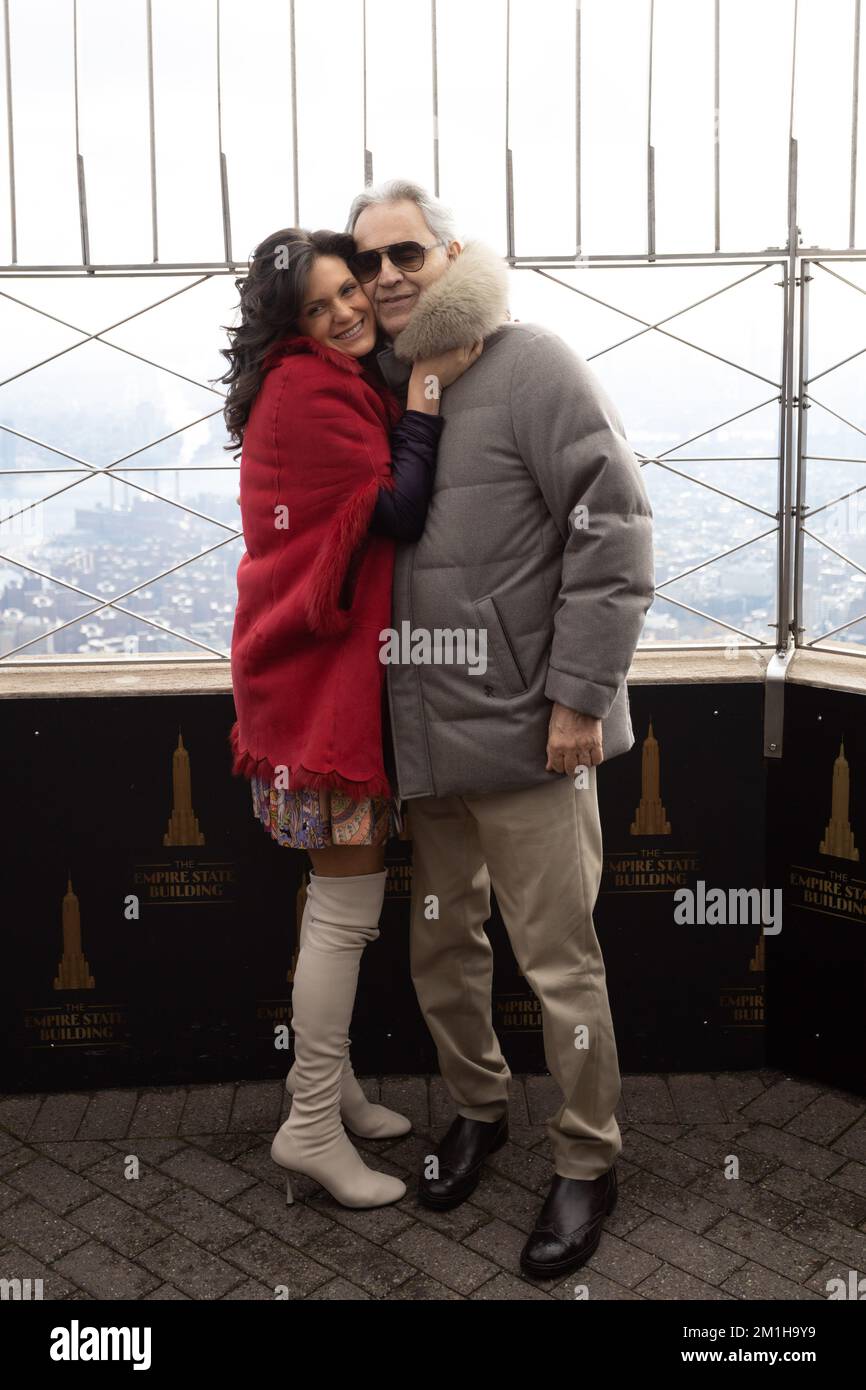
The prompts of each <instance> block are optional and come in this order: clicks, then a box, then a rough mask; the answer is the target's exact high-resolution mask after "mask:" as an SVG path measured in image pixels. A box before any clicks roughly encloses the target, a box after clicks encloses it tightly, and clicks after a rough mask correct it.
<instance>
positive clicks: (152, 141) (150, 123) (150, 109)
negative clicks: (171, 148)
mask: <svg viewBox="0 0 866 1390" xmlns="http://www.w3.org/2000/svg"><path fill="white" fill-rule="evenodd" d="M147 128H148V138H149V145H150V234H151V239H152V242H153V260H154V264H156V262H157V261H158V260H159V231H158V223H157V215H156V137H155V134H154V100H153V14H152V11H151V0H147Z"/></svg>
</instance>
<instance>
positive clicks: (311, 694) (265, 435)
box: [222, 228, 482, 1207]
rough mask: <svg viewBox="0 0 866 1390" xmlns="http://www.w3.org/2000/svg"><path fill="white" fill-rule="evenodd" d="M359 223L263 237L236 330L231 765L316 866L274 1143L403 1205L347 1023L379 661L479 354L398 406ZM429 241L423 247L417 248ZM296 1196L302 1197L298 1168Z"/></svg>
mask: <svg viewBox="0 0 866 1390" xmlns="http://www.w3.org/2000/svg"><path fill="white" fill-rule="evenodd" d="M354 252H355V243H354V240H353V238H352V237H351V236H349V235H346V234H343V233H336V232H324V231H322V232H313V233H310V232H307V231H303V230H299V229H297V228H292V229H288V230H284V231H281V232H277V233H275V234H274V235H272V236H270V237H268V238H267V239H266V240H265V241H263V242H262V244H261V245H260V246H259V247H258V248H257V249H256V251H255V253H254V256H253V259H252V263H251V265H250V271H249V274H248V276H247V277H246V278H245V279H243V280H239V281H237V282H236V283H237V286H238V289H239V290H240V297H241V323H240V326H239V327H237V328H231V329H228V330H227V332H228V333H229V334H230V337H231V340H232V346H231V347H230V348H229V349H227V350H226V351H225V353H224V355H225V356H226V357H227V358H228V360H229V363H230V368H229V371H228V372H227V373H226V375H225V376H224V377H223V378H222V380H223V381H224V382H227V383H228V384H229V388H230V389H229V391H228V393H227V398H226V407H225V419H226V424H227V426H228V430H229V434H230V435H231V437H232V439H233V440H234V445H229V446H227V447H229V448H232V447H235V446H238V445H239V446H241V447H242V453H241V492H240V504H241V515H242V522H243V531H244V540H245V543H246V552H245V554H244V555H243V556H242V558H241V561H240V564H239V566H238V575H237V582H238V603H237V609H236V613H235V624H234V631H233V634H232V683H233V688H234V696H235V707H236V711H237V715H238V718H237V721H236V723H235V724H234V726H233V727H232V730H231V734H230V741H231V748H232V770H233V772H235V773H236V774H239V775H240V774H243V775H246V776H247V777H249V778H250V779H251V786H252V796H253V805H254V809H255V811H256V814H257V815H258V816H259V818H260V819H261V820H262V822H263V824H264V825H265V827H266V828H267V829H269V830H270V832H271V834H272V835H273V837H274V838H275V839H276V840H277V842H278V843H280V844H283V845H290V846H293V847H296V848H303V849H306V850H307V852H308V854H309V856H310V860H311V863H312V873H311V874H310V884H309V888H308V891H307V906H306V910H305V912H304V918H303V922H302V926H301V940H300V951H299V954H298V959H297V964H296V968H295V975H294V986H293V995H292V1025H293V1030H294V1034H295V1065H294V1067H293V1068H292V1072H291V1073H290V1077H289V1080H288V1082H287V1084H288V1085H290V1086H291V1089H292V1092H293V1103H292V1109H291V1113H290V1115H289V1118H288V1120H287V1121H286V1122H285V1124H284V1125H282V1127H281V1128H280V1130H279V1131H278V1133H277V1135H276V1136H275V1138H274V1142H273V1145H272V1148H271V1156H272V1157H273V1158H274V1160H275V1161H276V1162H277V1163H279V1164H280V1165H281V1166H282V1167H284V1168H287V1169H290V1170H291V1171H294V1172H298V1173H304V1174H306V1175H308V1176H310V1177H312V1178H315V1179H316V1181H317V1182H319V1183H321V1184H322V1186H323V1187H325V1188H327V1190H328V1191H329V1192H330V1193H331V1195H332V1196H333V1197H335V1198H336V1200H337V1201H339V1202H341V1203H342V1204H343V1205H345V1206H350V1207H371V1206H381V1205H383V1204H385V1203H388V1202H395V1201H398V1200H399V1199H400V1198H401V1197H402V1196H403V1194H404V1193H405V1191H406V1187H405V1184H404V1183H403V1182H401V1181H400V1180H399V1179H397V1178H393V1177H391V1176H390V1175H388V1174H386V1173H379V1172H376V1171H374V1170H372V1169H370V1168H369V1167H368V1166H367V1165H366V1164H365V1163H364V1161H363V1159H362V1158H361V1155H360V1154H359V1153H358V1151H357V1149H356V1148H355V1147H354V1145H353V1144H352V1143H351V1142H350V1140H349V1138H348V1136H347V1134H346V1130H345V1128H344V1125H343V1123H342V1120H341V1114H342V1116H343V1118H345V1119H346V1121H347V1123H348V1124H349V1125H350V1127H351V1128H352V1129H353V1131H354V1132H356V1133H361V1134H364V1135H368V1136H374V1137H385V1136H390V1135H395V1134H403V1133H405V1132H406V1131H407V1130H408V1129H409V1128H410V1123H409V1121H408V1120H406V1119H405V1117H403V1116H401V1115H397V1114H395V1113H394V1112H393V1111H389V1110H386V1109H385V1108H384V1107H382V1106H372V1105H370V1104H369V1102H368V1101H367V1098H366V1097H365V1096H364V1093H363V1091H362V1090H361V1088H360V1086H359V1085H358V1082H357V1080H356V1078H355V1077H354V1074H353V1073H352V1070H351V1065H350V1063H349V1057H348V1048H349V1040H348V1029H349V1024H350V1022H351V1017H352V1007H353V1004H354V999H355V991H356V987H357V980H358V972H359V967H360V960H361V955H362V953H363V951H364V948H365V946H366V944H367V942H369V941H373V940H375V939H376V937H377V936H378V935H379V929H378V921H379V914H380V912H381V908H382V902H383V899H384V891H385V842H386V840H387V839H388V837H389V835H390V834H392V833H394V831H395V830H396V829H397V827H398V820H397V808H396V804H395V802H394V799H393V795H392V789H391V786H390V782H389V779H388V776H387V772H386V770H385V764H384V758H383V728H382V724H383V720H382V706H383V701H382V697H383V692H384V673H385V668H384V666H383V664H382V662H381V661H380V660H379V633H380V632H381V631H382V629H383V628H387V627H388V626H389V625H390V620H391V579H392V571H393V562H394V544H395V540H396V539H408V540H411V539H417V538H418V536H419V535H420V534H421V531H422V530H423V525H424V519H425V515H426V508H427V503H428V501H429V497H430V491H431V488H432V480H433V467H434V464H435V454H436V447H437V443H438V438H439V433H440V430H441V428H442V425H443V421H442V419H441V417H440V416H439V399H438V394H437V393H436V392H431V391H430V390H429V389H427V386H426V383H427V382H428V381H429V378H431V377H434V378H436V379H438V383H439V387H447V386H448V385H449V384H450V383H451V382H453V381H455V380H456V379H457V378H458V377H459V376H460V375H461V374H462V373H463V371H465V369H466V368H467V367H468V366H469V365H471V363H472V362H473V361H475V359H476V358H477V357H478V355H479V353H480V352H481V348H482V344H481V342H480V341H479V342H478V343H476V344H475V345H474V346H473V347H471V348H454V349H452V350H451V351H449V352H445V353H443V354H441V355H439V356H437V357H432V358H427V359H419V360H418V361H417V362H415V363H414V365H413V369H412V375H411V378H410V382H409V394H408V399H407V408H406V411H405V413H404V414H403V415H402V417H401V412H400V406H399V404H398V402H397V401H396V399H395V398H394V397H393V395H392V394H391V393H390V392H389V391H388V390H387V388H386V387H385V386H384V385H383V384H382V383H381V382H380V381H379V380H378V378H377V377H376V375H375V374H374V371H373V370H372V368H371V366H370V365H369V363H368V362H365V361H364V359H365V358H367V357H368V355H369V354H370V353H371V352H372V351H373V350H374V348H375V347H376V345H377V344H376V321H375V317H374V314H373V310H372V306H371V304H370V301H369V300H368V299H367V296H366V294H365V293H364V291H363V289H362V287H361V284H360V282H359V281H358V280H357V279H356V278H355V277H354V276H353V274H352V272H351V268H350V261H351V258H352V256H353V255H354ZM418 252H419V254H420V255H421V257H422V262H423V256H424V254H425V252H424V248H421V247H419V248H418ZM287 1200H288V1201H289V1202H291V1201H292V1192H291V1180H290V1179H287Z"/></svg>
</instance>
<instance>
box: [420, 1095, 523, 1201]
mask: <svg viewBox="0 0 866 1390" xmlns="http://www.w3.org/2000/svg"><path fill="white" fill-rule="evenodd" d="M507 1139H508V1116H507V1114H506V1115H502V1116H500V1118H499V1119H498V1120H467V1119H466V1118H465V1116H463V1115H457V1116H456V1117H455V1119H454V1120H452V1122H451V1127H450V1129H449V1130H448V1133H447V1134H445V1135H444V1137H443V1138H442V1139H441V1140H440V1142H439V1145H438V1148H437V1149H436V1157H437V1158H438V1160H439V1165H438V1166H439V1176H438V1177H436V1178H428V1177H427V1176H426V1168H427V1162H426V1161H425V1163H424V1166H423V1168H422V1170H421V1176H420V1178H419V1179H418V1198H419V1200H420V1201H421V1202H423V1204H424V1206H425V1207H433V1208H434V1209H435V1210H436V1211H447V1210H448V1208H449V1207H456V1206H458V1205H459V1204H460V1203H461V1202H463V1201H465V1200H466V1198H467V1197H468V1196H469V1194H470V1193H471V1192H474V1191H475V1188H476V1187H477V1186H478V1180H479V1178H480V1177H481V1170H482V1168H483V1167H484V1160H485V1158H487V1155H488V1154H492V1153H495V1151H496V1150H497V1149H501V1148H502V1145H503V1144H504V1143H505V1142H506V1140H507Z"/></svg>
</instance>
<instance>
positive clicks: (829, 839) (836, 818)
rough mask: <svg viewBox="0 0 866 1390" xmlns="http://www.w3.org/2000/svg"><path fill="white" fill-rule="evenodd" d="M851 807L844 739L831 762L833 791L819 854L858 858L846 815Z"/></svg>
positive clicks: (839, 857)
mask: <svg viewBox="0 0 866 1390" xmlns="http://www.w3.org/2000/svg"><path fill="white" fill-rule="evenodd" d="M850 808H851V787H850V780H849V769H848V759H847V758H846V757H845V740H844V739H843V740H842V742H841V743H840V744H839V756H838V758H837V759H836V761H835V762H834V764H833V791H832V794H831V797H830V819H829V820H828V822H827V827H826V829H825V831H824V838H823V840H822V841H821V843H820V845H819V846H818V850H819V852H820V853H821V854H830V855H832V856H833V858H834V859H855V860H857V859H859V858H860V851H859V849H857V848H856V846H855V844H854V832H853V831H852V829H851V822H850V820H849V819H848V815H849V812H850Z"/></svg>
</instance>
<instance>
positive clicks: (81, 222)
mask: <svg viewBox="0 0 866 1390" xmlns="http://www.w3.org/2000/svg"><path fill="white" fill-rule="evenodd" d="M72 93H73V102H74V106H75V177H76V179H77V181H78V226H79V231H80V233H81V264H82V265H90V234H89V231H88V227H87V189H86V187H85V183H84V159H83V158H82V154H81V131H80V127H79V119H78V0H72ZM90 274H93V272H92V271H91V272H90Z"/></svg>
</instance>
